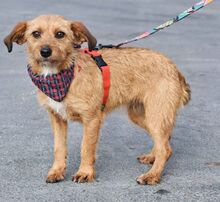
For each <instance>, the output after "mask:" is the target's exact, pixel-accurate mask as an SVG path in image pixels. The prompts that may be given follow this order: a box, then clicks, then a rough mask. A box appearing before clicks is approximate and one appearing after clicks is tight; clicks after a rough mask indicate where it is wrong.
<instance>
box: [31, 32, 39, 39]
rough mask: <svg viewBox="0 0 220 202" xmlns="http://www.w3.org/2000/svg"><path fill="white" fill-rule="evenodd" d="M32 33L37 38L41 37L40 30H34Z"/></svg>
mask: <svg viewBox="0 0 220 202" xmlns="http://www.w3.org/2000/svg"><path fill="white" fill-rule="evenodd" d="M32 35H33V37H34V38H35V39H38V38H40V32H38V31H34V32H32Z"/></svg>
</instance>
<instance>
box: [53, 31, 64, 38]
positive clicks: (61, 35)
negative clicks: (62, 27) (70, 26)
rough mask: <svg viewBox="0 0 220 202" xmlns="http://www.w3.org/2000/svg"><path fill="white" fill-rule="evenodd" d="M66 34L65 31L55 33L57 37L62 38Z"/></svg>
mask: <svg viewBox="0 0 220 202" xmlns="http://www.w3.org/2000/svg"><path fill="white" fill-rule="evenodd" d="M64 36H65V33H64V32H57V33H56V34H55V37H56V38H57V39H62V38H63V37H64Z"/></svg>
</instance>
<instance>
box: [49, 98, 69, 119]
mask: <svg viewBox="0 0 220 202" xmlns="http://www.w3.org/2000/svg"><path fill="white" fill-rule="evenodd" d="M47 106H48V107H49V108H51V109H52V110H53V111H54V112H55V113H57V114H58V115H59V116H60V117H61V118H63V119H65V120H67V112H66V110H67V109H66V105H65V103H63V102H56V101H54V100H52V99H51V98H48V102H47Z"/></svg>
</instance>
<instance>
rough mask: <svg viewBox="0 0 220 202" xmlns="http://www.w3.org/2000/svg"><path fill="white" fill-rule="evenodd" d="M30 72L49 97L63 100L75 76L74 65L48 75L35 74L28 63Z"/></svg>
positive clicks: (36, 83)
mask: <svg viewBox="0 0 220 202" xmlns="http://www.w3.org/2000/svg"><path fill="white" fill-rule="evenodd" d="M28 73H29V76H30V77H31V80H32V81H33V83H34V84H35V85H36V86H37V87H38V88H39V89H40V90H41V91H42V92H43V93H44V94H45V95H47V96H48V97H50V98H51V99H53V100H55V101H57V102H61V101H62V100H63V99H64V98H65V96H66V94H67V92H68V90H69V87H70V84H71V82H72V80H73V78H74V66H71V67H70V68H68V69H65V70H62V71H60V72H59V73H57V74H52V75H48V76H44V75H38V74H35V73H34V72H33V71H32V70H31V66H30V65H28Z"/></svg>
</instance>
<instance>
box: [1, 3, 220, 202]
mask: <svg viewBox="0 0 220 202" xmlns="http://www.w3.org/2000/svg"><path fill="white" fill-rule="evenodd" d="M194 3H195V1H193V0H185V1H175V0H169V1H166V2H165V1H162V0H148V1H145V0H139V1H133V0H120V1H116V0H109V1H101V0H93V1H86V0H72V1H71V0H63V1H53V0H48V1H39V0H38V1H35V0H22V1H17V0H7V1H2V2H1V6H0V41H2V40H3V37H4V36H5V35H6V34H8V32H9V31H10V30H11V28H12V26H14V24H15V23H16V22H18V21H21V20H26V19H31V18H32V17H35V16H38V15H40V14H48V13H57V14H61V15H64V16H66V17H67V18H70V19H79V20H82V21H83V22H84V23H85V24H86V25H87V26H88V27H89V28H90V30H91V31H92V33H93V34H94V35H95V36H96V37H97V39H98V40H99V42H102V43H116V42H120V41H121V40H124V39H127V38H130V37H133V36H135V35H136V34H138V33H139V32H142V31H145V30H148V29H149V28H151V27H152V26H155V25H159V24H160V23H162V22H164V21H165V20H167V19H169V18H171V17H173V16H175V15H176V14H178V13H179V12H181V11H183V10H185V9H186V8H188V7H189V6H191V5H192V4H194ZM219 9H220V2H219V1H217V0H216V1H215V3H214V4H212V5H210V6H209V7H207V8H205V9H203V10H202V11H200V12H199V13H197V14H195V15H193V16H191V17H190V18H188V19H186V20H185V21H182V22H180V23H177V24H176V25H174V26H172V27H170V28H169V29H166V30H164V31H162V32H160V33H158V34H156V35H154V36H152V37H150V38H148V39H146V40H142V41H140V42H138V43H133V44H132V46H141V47H148V48H153V49H155V50H158V51H161V52H163V53H165V54H166V55H168V56H169V57H170V58H172V60H173V61H174V62H175V63H176V64H177V65H178V67H179V69H180V70H181V72H182V73H183V74H184V75H185V77H186V78H187V80H188V82H189V83H190V84H191V88H192V100H191V102H190V104H189V105H188V106H187V107H186V108H185V109H183V110H182V111H181V112H180V114H179V116H178V119H177V123H176V127H175V129H174V131H173V138H172V141H171V143H172V147H173V150H174V155H173V156H172V158H171V159H170V160H169V162H168V165H167V167H166V169H165V171H164V174H163V177H162V181H161V183H160V184H158V185H156V186H140V185H137V184H136V182H135V178H136V176H138V175H140V174H141V173H143V172H145V171H146V170H147V169H149V167H148V166H144V165H140V164H139V163H138V162H137V161H136V157H137V156H138V155H139V154H141V153H145V152H147V151H148V150H150V148H151V146H152V142H151V140H150V138H149V137H148V136H147V135H146V134H145V132H144V131H143V130H141V129H139V128H138V127H136V126H134V125H133V124H132V123H131V122H130V121H129V120H128V118H127V116H126V112H125V111H124V110H122V109H121V110H118V111H116V112H114V113H112V114H111V115H110V116H109V117H108V118H107V120H106V121H105V123H104V126H103V128H102V131H101V139H100V146H99V149H98V159H97V162H96V170H97V174H98V176H97V181H96V182H94V183H93V184H74V183H73V182H72V181H71V175H72V174H73V173H74V172H75V171H76V170H77V168H78V166H79V160H80V158H79V151H80V142H81V138H82V135H81V134H82V126H81V125H80V124H78V123H72V124H71V125H70V128H69V137H68V148H69V157H68V168H67V175H66V179H65V181H63V182H61V183H57V184H46V183H45V177H46V174H47V171H48V169H49V167H50V166H51V163H52V159H53V158H52V156H53V147H52V145H53V138H52V134H51V130H50V125H49V121H48V117H47V114H46V113H45V112H44V110H43V109H41V108H40V107H39V106H38V104H37V101H36V96H35V88H34V86H33V85H32V83H31V81H30V79H29V78H28V75H27V72H26V60H25V57H26V56H25V48H24V47H18V46H15V47H14V51H13V52H12V53H11V54H8V53H7V51H6V48H5V47H4V45H3V44H2V43H1V46H0V47H1V49H0V123H1V124H0V201H2V202H3V201H150V200H151V201H157V200H158V201H220V149H219V144H220V134H219V133H220V122H219V120H220V115H219V114H220V80H219V76H220V65H219V63H220V58H219V52H220V46H219V45H220V35H219V31H220V30H219V22H220V15H219V11H220V10H219Z"/></svg>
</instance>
